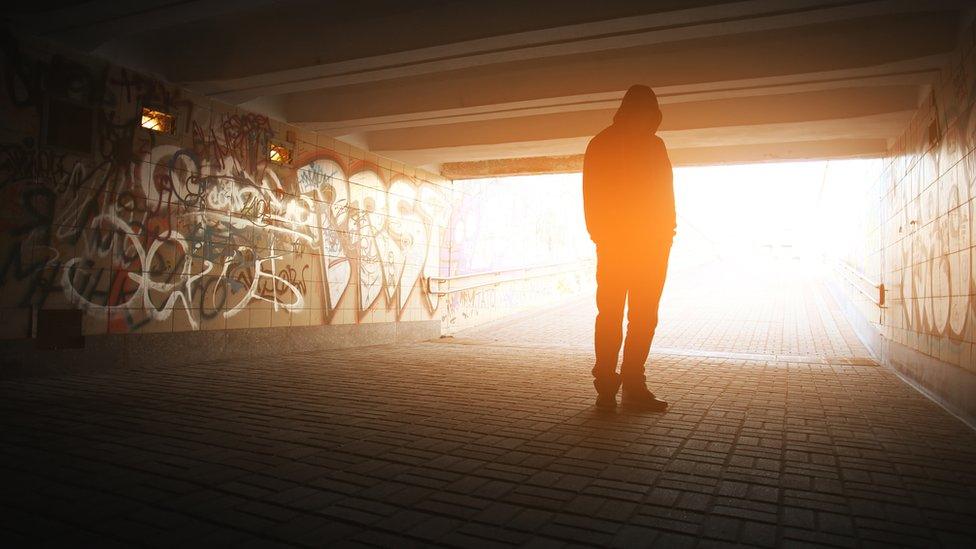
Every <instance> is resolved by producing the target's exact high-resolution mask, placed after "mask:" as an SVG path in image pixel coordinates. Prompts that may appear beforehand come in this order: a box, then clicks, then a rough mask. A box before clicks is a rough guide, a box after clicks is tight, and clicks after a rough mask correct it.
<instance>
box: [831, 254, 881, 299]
mask: <svg viewBox="0 0 976 549" xmlns="http://www.w3.org/2000/svg"><path fill="white" fill-rule="evenodd" d="M837 264H838V265H839V266H841V267H843V269H842V271H841V272H842V273H843V274H844V276H845V277H848V276H849V275H851V274H853V275H854V276H856V277H857V278H859V279H860V280H862V281H863V282H866V283H867V284H868V285H869V286H871V288H872V289H874V290H876V291H877V292H878V293H877V295H871V293H870V292H867V291H865V290H864V288H861V287H860V285H858V284H855V283H854V281H852V280H850V279H849V278H848V282H850V284H851V286H854V289H855V290H857V291H858V292H860V293H861V294H863V295H864V297H866V298H868V299H869V300H871V302H872V303H874V304H875V305H877V306H878V307H881V308H882V309H884V308H885V287H884V284H879V283H875V282H874V281H873V280H871V279H870V278H868V277H867V276H865V275H864V274H863V273H861V272H860V271H858V270H857V269H855V268H854V267H852V266H851V265H849V264H848V263H847V262H846V261H841V260H838V261H837Z"/></svg>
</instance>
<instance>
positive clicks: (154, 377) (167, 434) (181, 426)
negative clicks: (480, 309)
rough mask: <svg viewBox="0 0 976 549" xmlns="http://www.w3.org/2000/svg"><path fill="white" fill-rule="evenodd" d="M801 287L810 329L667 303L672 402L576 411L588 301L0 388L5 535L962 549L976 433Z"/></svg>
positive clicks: (968, 542)
mask: <svg viewBox="0 0 976 549" xmlns="http://www.w3.org/2000/svg"><path fill="white" fill-rule="evenodd" d="M806 295H807V297H806V298H803V299H800V300H794V301H793V302H790V303H792V304H793V305H790V304H789V303H787V302H782V301H781V302H780V305H779V307H780V308H783V307H786V308H789V307H794V308H795V309H797V311H799V310H801V309H802V310H803V311H807V313H808V316H810V317H811V318H812V317H813V316H814V314H813V313H816V315H815V316H816V317H817V318H820V319H821V324H822V326H821V327H820V328H818V327H816V326H815V325H814V326H813V328H810V327H809V326H810V324H811V322H810V321H809V319H807V320H806V321H804V322H806V324H804V326H807V327H806V328H804V330H806V331H802V330H801V331H802V332H803V334H809V337H808V336H807V335H802V336H787V337H781V338H777V337H771V335H775V333H779V332H782V331H783V330H793V327H791V326H795V325H797V324H795V323H794V322H793V321H789V322H778V323H777V322H770V323H767V324H766V325H765V327H762V328H760V327H758V325H755V326H746V324H748V323H743V322H738V323H736V322H733V321H730V320H728V319H726V320H721V318H722V314H724V313H721V314H720V313H714V315H713V316H714V317H715V319H716V320H715V322H714V323H713V326H714V328H711V329H709V330H708V331H707V333H700V332H692V331H689V330H691V328H681V327H680V326H679V324H680V323H679V322H677V320H674V319H677V318H678V317H679V316H680V314H686V313H680V311H681V310H682V307H681V306H680V305H677V306H675V304H680V301H681V300H680V299H679V297H680V296H678V295H675V296H672V297H669V298H668V299H669V300H671V302H670V304H669V305H667V306H666V310H669V311H671V312H668V313H667V314H666V315H665V318H668V317H669V315H670V318H671V319H672V320H673V321H672V322H669V323H668V324H669V326H670V327H667V328H665V327H663V326H662V332H661V333H662V335H661V336H660V339H661V340H664V341H666V344H665V345H662V346H660V347H658V348H657V349H656V350H655V352H654V353H653V354H652V357H651V364H652V366H651V376H650V379H651V384H652V386H653V389H654V390H655V392H657V393H658V394H660V395H662V396H663V397H664V398H666V399H667V400H669V401H670V402H671V403H672V407H671V409H670V410H669V411H668V412H667V413H664V414H655V413H633V412H626V411H618V412H611V413H607V412H600V411H597V410H596V409H595V408H594V407H593V406H592V402H593V394H592V388H591V385H590V379H589V376H588V369H589V367H590V366H591V356H590V354H591V351H590V350H589V348H588V347H587V346H586V345H585V341H586V340H581V339H580V338H582V337H583V336H585V337H587V338H588V337H589V334H588V322H589V321H588V320H587V316H586V313H585V311H586V305H583V304H581V303H576V304H573V305H572V306H571V307H570V308H569V309H568V308H567V307H557V308H553V309H549V310H548V311H544V312H541V313H535V314H531V315H522V316H521V317H518V318H515V319H510V320H509V321H507V322H503V323H496V324H494V325H492V326H489V327H488V328H483V329H480V331H479V330H471V331H469V332H466V333H464V334H460V336H461V337H458V338H455V339H443V340H440V341H436V342H428V343H419V344H412V345H401V346H377V347H369V348H364V349H347V350H337V351H330V352H327V353H298V354H283V355H281V356H277V357H269V358H255V359H253V360H249V361H235V362H210V363H202V364H197V365H192V366H182V367H174V368H171V369H168V370H159V369H152V370H150V369H131V370H106V371H103V372H99V373H91V374H86V375H80V374H70V375H61V376H51V377H44V378H33V379H29V378H21V379H11V380H6V381H3V382H0V403H2V404H0V406H2V408H3V413H2V415H0V428H2V433H3V434H2V438H3V444H2V446H0V448H2V450H0V452H2V453H0V460H2V461H0V467H2V468H3V471H4V474H3V476H4V482H3V484H4V489H3V491H2V500H0V505H2V513H0V538H2V541H5V542H6V543H5V545H6V546H10V544H11V543H17V544H27V543H31V544H38V543H42V542H47V543H50V544H55V545H67V544H71V545H74V546H79V545H82V546H83V545H89V544H91V545H94V544H96V543H97V544H99V545H100V546H110V545H112V544H113V542H114V543H115V544H118V545H125V546H132V545H151V546H172V545H176V544H194V545H218V544H234V545H238V544H242V545H243V544H248V545H275V544H282V545H306V546H318V545H331V544H335V545H346V546H395V547H408V546H411V545H430V544H436V545H452V546H464V547H470V546H490V545H522V544H528V545H532V546H620V547H634V546H645V545H650V544H656V545H659V546H661V547H682V546H689V547H690V546H702V547H706V546H707V547H712V546H723V545H731V544H736V543H742V544H748V545H757V546H775V545H787V546H791V547H798V546H803V545H805V544H809V545H827V546H837V547H870V546H879V547H880V546H884V547H889V546H892V545H909V546H926V547H932V546H938V545H944V546H972V544H973V542H974V540H976V470H974V468H973V463H976V434H974V433H973V432H972V431H971V430H969V429H968V428H967V427H966V426H965V425H964V424H962V423H961V422H960V421H958V420H956V419H955V418H953V417H951V416H949V415H948V414H947V413H946V412H944V411H943V410H942V409H941V408H939V407H938V406H936V405H935V404H933V403H932V402H930V401H929V400H927V399H925V398H924V397H922V396H921V395H919V394H918V393H917V392H915V391H914V390H913V389H911V388H910V387H908V386H907V385H905V384H904V383H902V382H901V381H900V380H899V379H898V378H896V377H895V376H894V375H893V374H892V373H890V372H889V371H888V370H886V369H884V368H882V367H879V366H877V365H876V364H875V363H874V362H873V361H871V360H870V359H868V358H866V357H865V355H864V354H862V350H863V349H858V347H857V345H856V344H855V342H853V341H851V340H850V339H849V338H848V335H849V334H848V333H847V332H849V328H847V327H845V326H843V325H842V323H838V322H836V321H835V320H834V319H835V317H834V316H833V313H831V310H832V307H831V305H830V304H829V302H827V301H826V299H828V298H826V297H824V295H823V294H816V295H815V294H814V292H809V293H807V294H806ZM811 296H813V297H811ZM818 296H819V297H818ZM811 300H812V301H811ZM810 303H812V305H811V304H810ZM817 303H821V305H817ZM673 306H674V307H673ZM669 308H670V309H669ZM569 310H575V311H577V313H578V314H577V315H576V316H578V317H579V318H578V319H576V320H573V319H572V318H573V315H572V314H568V313H567V311H569ZM581 311H582V312H581ZM797 311H793V312H789V311H781V312H783V314H782V315H780V316H779V318H784V319H785V318H793V317H795V316H796V315H798V314H800V313H798V312H797ZM767 313H768V311H767ZM790 315H793V316H790ZM774 317H775V315H774ZM828 319H830V320H829V321H828ZM740 320H741V319H740ZM801 324H802V323H801ZM577 325H579V326H577ZM558 326H563V328H562V329H561V330H560V329H557V327H558ZM736 326H737V328H735V329H733V328H732V327H736ZM831 326H833V327H831ZM584 328H586V329H585V330H584ZM505 330H509V331H510V332H511V333H510V334H509V335H505ZM581 330H582V331H581ZM669 330H670V332H669ZM719 331H720V332H722V333H723V334H725V336H724V337H720V338H718V340H717V341H718V342H720V343H723V344H727V345H725V346H724V347H721V346H720V347H718V349H717V350H708V349H706V348H705V346H704V345H700V346H698V347H697V348H696V347H695V346H694V345H693V344H692V343H693V342H694V341H696V340H700V339H702V338H704V339H707V338H709V337H716V334H717V333H718V332H719ZM668 333H671V334H672V336H673V337H670V339H669V337H666V336H665V335H664V334H668ZM759 333H765V334H766V335H765V336H762V337H760V336H759V335H756V334H759ZM493 334H494V335H493ZM547 334H548V335H547ZM682 334H684V335H682ZM743 334H750V335H748V336H746V335H743ZM760 340H762V341H765V342H766V343H765V344H764V345H763V346H760V345H759V343H757V342H758V341H760ZM798 340H802V341H803V343H802V344H799V343H796V341H798ZM678 345H681V346H682V348H678V347H677V346H678Z"/></svg>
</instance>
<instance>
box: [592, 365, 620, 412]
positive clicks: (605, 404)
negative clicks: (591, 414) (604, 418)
mask: <svg viewBox="0 0 976 549" xmlns="http://www.w3.org/2000/svg"><path fill="white" fill-rule="evenodd" d="M593 388H595V389H596V407H597V408H603V409H605V410H609V409H612V408H616V407H617V391H618V390H619V389H620V374H617V373H613V374H610V375H601V376H599V377H595V378H593Z"/></svg>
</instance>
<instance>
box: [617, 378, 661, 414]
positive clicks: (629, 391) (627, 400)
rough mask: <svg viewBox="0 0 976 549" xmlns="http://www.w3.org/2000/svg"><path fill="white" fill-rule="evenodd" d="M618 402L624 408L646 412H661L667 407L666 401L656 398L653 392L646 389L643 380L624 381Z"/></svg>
mask: <svg viewBox="0 0 976 549" xmlns="http://www.w3.org/2000/svg"><path fill="white" fill-rule="evenodd" d="M620 404H621V405H622V406H623V407H624V408H629V409H632V410H643V411H646V412H663V411H665V410H667V409H668V403H667V402H665V401H663V400H660V399H658V398H656V397H655V396H654V393H652V392H650V391H648V390H647V385H644V380H641V381H640V383H627V382H624V384H623V394H622V396H621V398H620Z"/></svg>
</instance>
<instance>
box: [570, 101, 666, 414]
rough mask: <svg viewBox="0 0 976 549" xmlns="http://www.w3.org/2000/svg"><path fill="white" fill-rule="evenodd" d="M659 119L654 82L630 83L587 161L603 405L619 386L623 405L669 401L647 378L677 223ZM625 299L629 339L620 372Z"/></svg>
mask: <svg viewBox="0 0 976 549" xmlns="http://www.w3.org/2000/svg"><path fill="white" fill-rule="evenodd" d="M660 124H661V110H660V108H659V107H658V103H657V96H655V95H654V92H653V91H652V90H651V88H649V87H647V86H631V88H630V89H628V90H627V93H626V94H625V95H624V99H623V102H622V103H621V104H620V108H619V109H618V110H617V114H616V115H615V116H614V117H613V124H612V125H611V126H610V127H609V128H607V129H605V130H603V131H602V132H600V133H599V134H597V136H596V137H594V138H593V139H592V140H591V141H590V144H589V145H588V146H587V147H586V156H585V157H584V160H583V209H584V212H585V214H586V228H587V230H588V231H589V233H590V238H591V239H592V240H593V242H594V243H595V244H596V257H597V267H596V281H597V290H596V305H597V309H598V313H597V317H596V329H595V331H596V334H595V338H594V339H595V342H594V346H595V350H596V365H595V366H594V367H593V378H594V379H593V385H594V387H596V390H597V395H598V396H597V406H600V407H613V406H616V404H617V390H618V389H620V388H621V387H622V389H623V391H622V393H623V394H622V396H621V404H622V405H624V406H627V407H633V408H638V409H643V410H654V411H663V410H665V409H666V408H667V406H668V404H667V402H664V401H663V400H659V399H657V398H655V396H654V394H653V393H651V392H650V391H648V389H647V386H646V385H645V378H644V362H645V361H646V360H647V354H648V352H649V350H650V347H651V340H652V339H653V338H654V330H655V328H656V327H657V309H658V302H659V301H660V300H661V293H662V291H663V290H664V278H665V275H666V273H667V270H668V256H669V255H670V253H671V242H672V240H673V238H674V234H675V228H676V223H675V211H674V188H673V186H672V174H671V161H670V160H669V159H668V151H667V149H666V148H665V146H664V142H663V141H662V140H661V138H660V137H658V136H657V135H655V132H656V131H657V128H658V126H659V125H660ZM624 303H627V340H626V342H624V356H623V361H622V362H621V365H620V373H619V374H618V373H617V357H618V355H619V354H620V344H621V340H622V339H623V329H622V322H623V316H624Z"/></svg>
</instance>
